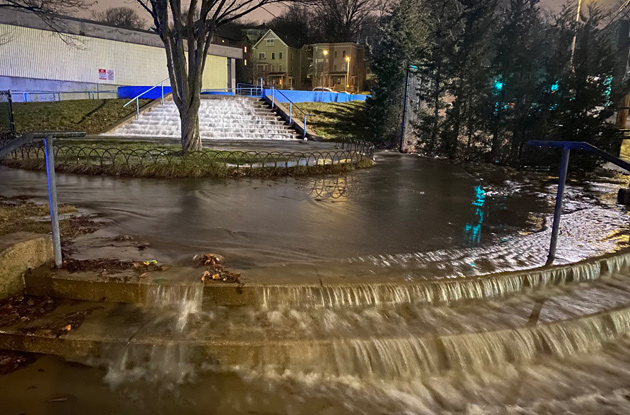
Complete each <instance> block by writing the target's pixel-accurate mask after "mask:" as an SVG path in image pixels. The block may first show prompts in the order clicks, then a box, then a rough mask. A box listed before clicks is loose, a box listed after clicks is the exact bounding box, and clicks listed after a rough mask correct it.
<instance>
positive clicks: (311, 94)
mask: <svg viewBox="0 0 630 415" xmlns="http://www.w3.org/2000/svg"><path fill="white" fill-rule="evenodd" d="M276 91H278V90H276ZM281 92H282V94H284V95H285V96H286V98H285V97H284V96H282V95H281V94H279V93H274V92H273V90H271V89H265V90H264V94H265V95H266V96H268V97H271V96H274V99H275V100H276V101H277V102H282V103H285V102H289V101H288V100H287V98H288V99H290V100H291V101H293V102H350V101H365V99H366V98H367V97H368V96H369V95H356V94H341V93H339V92H324V91H295V90H287V89H283V90H281Z"/></svg>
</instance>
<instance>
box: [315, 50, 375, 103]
mask: <svg viewBox="0 0 630 415" xmlns="http://www.w3.org/2000/svg"><path fill="white" fill-rule="evenodd" d="M309 46H310V50H311V52H310V59H309V61H310V68H309V78H310V80H311V82H312V86H313V88H317V87H323V88H332V89H334V90H335V91H348V92H359V91H363V90H364V87H365V77H366V63H365V48H364V47H363V46H361V45H358V44H356V43H353V42H339V43H315V44H313V45H309Z"/></svg>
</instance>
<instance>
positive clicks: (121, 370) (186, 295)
mask: <svg viewBox="0 0 630 415" xmlns="http://www.w3.org/2000/svg"><path fill="white" fill-rule="evenodd" d="M202 301H203V285H202V284H200V283H198V282H197V283H193V284H187V285H161V284H156V285H154V286H152V287H151V289H150V290H149V292H148V295H147V301H146V309H147V313H146V315H145V316H144V317H145V318H146V322H145V324H144V326H143V327H142V328H141V329H140V330H139V331H138V332H136V333H135V334H134V335H133V336H132V337H131V338H130V339H129V341H128V342H127V344H126V345H124V346H123V347H120V346H114V347H113V348H111V349H110V350H104V351H103V352H104V353H103V355H104V357H105V360H106V361H105V365H106V366H107V375H106V377H105V380H106V382H107V383H109V384H110V385H111V386H112V387H117V386H119V385H120V384H122V383H124V382H129V381H134V380H138V379H148V380H151V381H154V382H164V383H165V384H169V385H172V384H180V383H182V382H185V381H186V380H189V379H191V378H192V377H193V376H194V375H195V371H196V369H195V364H194V363H193V358H192V356H191V350H190V348H189V347H188V343H187V342H186V341H185V339H186V329H187V327H188V325H189V323H190V321H191V318H192V317H193V316H195V315H197V314H199V313H200V312H201V304H202ZM156 331H158V332H160V333H162V335H163V339H162V340H163V341H160V342H156V343H155V344H152V345H150V346H148V347H147V345H146V342H144V341H142V340H141V339H142V337H143V336H145V335H146V334H147V333H151V332H156Z"/></svg>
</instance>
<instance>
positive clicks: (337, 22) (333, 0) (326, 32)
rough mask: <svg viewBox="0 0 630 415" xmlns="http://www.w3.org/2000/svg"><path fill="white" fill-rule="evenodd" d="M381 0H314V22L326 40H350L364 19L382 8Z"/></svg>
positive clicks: (355, 36)
mask: <svg viewBox="0 0 630 415" xmlns="http://www.w3.org/2000/svg"><path fill="white" fill-rule="evenodd" d="M382 3H383V0H316V2H315V8H316V12H315V16H314V18H315V22H314V24H313V27H317V28H318V29H319V31H320V32H321V35H320V37H322V38H325V39H326V40H327V41H328V42H352V41H356V40H358V39H357V37H358V35H359V33H360V31H361V29H362V28H363V24H364V23H365V21H366V20H367V19H368V18H369V17H370V16H371V15H373V14H375V13H377V12H378V11H379V10H380V9H382V7H383V5H382Z"/></svg>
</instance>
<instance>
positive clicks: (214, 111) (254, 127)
mask: <svg viewBox="0 0 630 415" xmlns="http://www.w3.org/2000/svg"><path fill="white" fill-rule="evenodd" d="M199 134H200V136H201V139H202V140H292V139H295V138H296V136H297V135H296V132H295V131H294V130H291V129H289V128H288V127H287V126H286V125H285V123H284V121H283V120H281V119H280V118H279V117H278V116H276V114H275V113H274V112H272V111H270V110H269V109H267V108H265V107H264V106H263V104H262V103H261V102H260V101H256V100H252V99H249V98H241V97H224V98H213V99H202V100H201V104H200V106H199ZM103 136H115V137H136V138H138V137H160V138H175V139H179V138H180V137H181V131H180V119H179V112H178V110H177V106H176V105H175V103H174V102H172V101H167V102H165V103H164V104H161V105H158V106H157V107H155V108H152V109H150V110H149V111H147V112H145V113H142V114H141V115H140V117H139V118H138V119H137V120H133V121H131V122H130V123H128V124H126V125H123V126H121V127H119V128H117V129H115V130H113V131H110V132H108V133H107V134H103Z"/></svg>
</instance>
